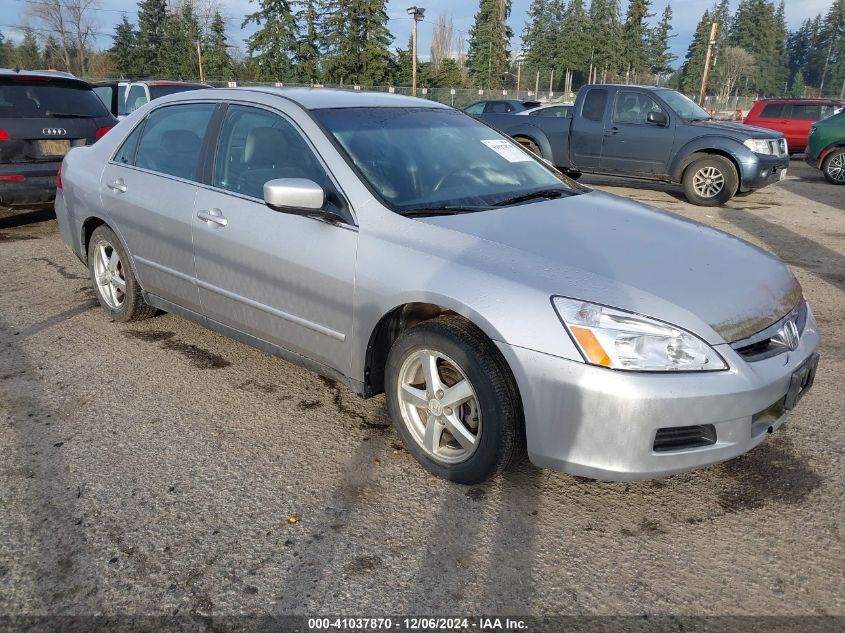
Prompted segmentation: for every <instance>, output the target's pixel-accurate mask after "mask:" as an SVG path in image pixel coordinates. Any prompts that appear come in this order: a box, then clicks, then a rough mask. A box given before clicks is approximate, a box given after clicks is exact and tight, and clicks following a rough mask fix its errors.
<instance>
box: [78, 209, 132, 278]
mask: <svg viewBox="0 0 845 633" xmlns="http://www.w3.org/2000/svg"><path fill="white" fill-rule="evenodd" d="M101 226H105V227H108V228H109V229H111V230H112V231H114V234H115V235H117V239H119V240H120V243H121V245H122V246H123V248H124V250H125V251H126V253H127V254H128V255H129V264H130V265H131V266H132V269H133V270H136V268H135V260H134V257H133V256H132V252H131V251H130V250H129V246H128V245H127V244H126V240H125V239H123V235H122V234H121V232H120V230H119V229H118V228H117V227H116V226H115V225H114V224H111V223H109V222H108V221H106V220H105V219H103V218H102V217H100V216H98V215H89V216H88V217H87V218H85V220H84V221H83V222H82V224H81V225H80V228H79V239H80V242H79V245H80V248H81V250H82V261H83V262H84V263H85V265H86V266H87V265H88V244H89V243H90V242H91V236H92V235H93V234H94V231H96V230H97V229H98V228H99V227H101Z"/></svg>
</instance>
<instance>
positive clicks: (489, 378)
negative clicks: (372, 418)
mask: <svg viewBox="0 0 845 633" xmlns="http://www.w3.org/2000/svg"><path fill="white" fill-rule="evenodd" d="M386 377H387V382H386V389H385V391H386V396H387V406H388V410H389V411H390V414H391V417H392V418H393V423H394V425H395V426H396V429H397V431H398V433H399V435H400V436H401V437H402V441H403V443H404V444H405V447H406V448H407V449H408V452H410V453H411V455H413V456H414V458H415V459H416V460H417V461H418V462H420V464H422V465H423V466H424V467H425V468H426V469H427V470H428V471H429V472H431V473H433V474H435V475H437V476H438V477H443V478H444V479H448V480H450V481H454V482H457V483H461V484H475V483H479V482H482V481H485V480H487V479H490V478H491V477H493V476H495V475H497V474H498V473H500V472H502V471H503V470H505V469H506V468H507V467H508V466H509V465H510V464H512V463H513V462H514V461H515V460H516V458H518V457H519V456H520V455H521V454H522V453H523V451H524V450H525V430H524V423H523V419H522V406H521V404H520V400H519V395H518V392H517V389H516V385H515V383H514V379H513V377H512V375H511V373H510V370H509V369H508V367H507V365H506V363H505V361H504V359H503V358H502V356H501V354H500V353H499V350H498V349H496V347H495V345H493V343H492V342H490V340H489V339H487V338H486V337H485V336H484V335H483V334H482V333H481V332H480V331H479V330H478V329H477V328H476V327H475V326H473V325H472V324H471V323H469V322H467V321H465V320H463V319H461V318H459V317H455V316H441V317H437V318H435V319H431V320H430V321H424V322H423V323H421V324H419V325H417V326H415V327H413V328H411V329H409V330H406V331H405V332H403V333H402V334H401V335H400V336H399V338H398V339H397V340H396V342H395V343H394V344H393V346H392V348H391V349H390V353H389V354H388V358H387V367H386Z"/></svg>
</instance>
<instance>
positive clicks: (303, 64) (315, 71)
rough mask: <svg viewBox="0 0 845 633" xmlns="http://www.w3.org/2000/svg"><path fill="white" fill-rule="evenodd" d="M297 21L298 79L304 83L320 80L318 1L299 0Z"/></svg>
mask: <svg viewBox="0 0 845 633" xmlns="http://www.w3.org/2000/svg"><path fill="white" fill-rule="evenodd" d="M296 6H297V7H299V10H298V11H297V13H296V21H297V23H298V24H299V38H298V39H297V42H296V56H295V57H296V72H297V79H298V81H300V82H303V83H308V84H310V83H313V82H316V81H319V80H320V12H319V6H318V0H299V1H298V2H297V3H296Z"/></svg>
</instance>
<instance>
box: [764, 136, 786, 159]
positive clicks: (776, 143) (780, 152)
mask: <svg viewBox="0 0 845 633" xmlns="http://www.w3.org/2000/svg"><path fill="white" fill-rule="evenodd" d="M768 143H769V151H770V152H771V153H772V155H773V156H786V139H783V138H781V139H775V140H773V141H769V142H768Z"/></svg>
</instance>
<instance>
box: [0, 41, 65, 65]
mask: <svg viewBox="0 0 845 633" xmlns="http://www.w3.org/2000/svg"><path fill="white" fill-rule="evenodd" d="M43 57H44V65H45V66H46V67H47V68H54V69H56V70H59V69H61V68H62V66H63V64H64V57H63V56H62V51H61V49H60V48H59V43H58V41H56V38H55V37H53V36H52V35H48V36H47V39H46V40H44V54H43ZM0 65H2V64H0Z"/></svg>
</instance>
